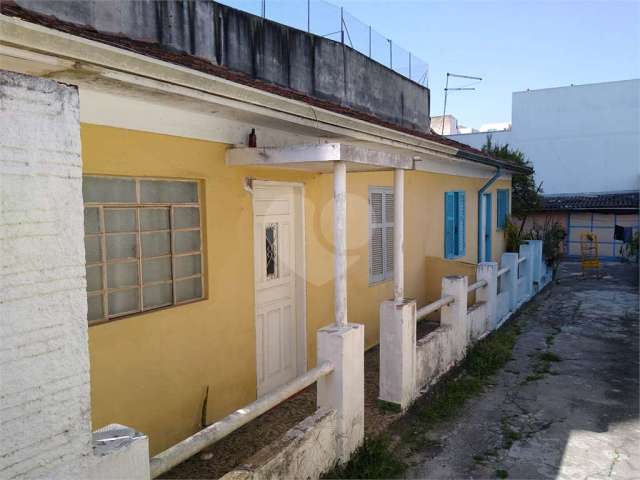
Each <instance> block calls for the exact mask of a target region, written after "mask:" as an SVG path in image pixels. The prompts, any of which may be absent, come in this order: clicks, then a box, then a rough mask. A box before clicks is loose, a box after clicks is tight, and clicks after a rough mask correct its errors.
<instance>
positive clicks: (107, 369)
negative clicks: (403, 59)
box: [2, 2, 527, 454]
mask: <svg viewBox="0 0 640 480" xmlns="http://www.w3.org/2000/svg"><path fill="white" fill-rule="evenodd" d="M17 3H18V6H13V7H7V6H3V10H2V13H3V15H5V16H7V17H6V18H7V20H6V24H5V25H4V26H5V29H4V32H3V35H4V36H5V37H4V38H3V41H4V42H5V43H7V44H8V43H11V44H12V45H13V47H11V48H13V49H14V50H11V51H9V50H5V57H3V68H5V69H9V70H15V71H20V72H24V73H29V74H32V75H41V76H45V75H46V76H49V77H52V78H55V79H57V80H60V81H64V82H67V83H71V84H74V85H78V87H79V91H80V121H81V142H82V147H81V148H82V170H83V194H84V206H85V251H86V261H87V267H86V268H87V270H86V272H87V273H86V275H87V311H88V313H87V315H88V324H89V353H90V365H91V366H90V378H91V415H92V423H93V427H94V428H100V427H102V426H104V425H107V424H110V423H114V422H117V423H121V424H126V425H129V426H131V427H134V428H135V429H137V430H139V431H142V432H145V433H146V434H148V435H149V438H150V442H151V443H150V450H151V453H152V454H155V453H157V452H160V451H162V450H164V449H166V448H168V447H170V446H171V445H173V444H175V443H177V442H178V441H180V440H182V439H184V438H185V437H188V436H189V435H191V434H193V433H194V432H196V431H198V430H199V429H200V428H201V413H202V411H203V402H204V401H205V394H206V392H208V395H207V396H206V399H207V400H206V402H207V404H206V411H207V416H208V418H207V421H208V422H212V421H215V420H216V419H219V418H221V417H223V416H225V415H227V414H228V413H230V412H232V411H233V410H235V409H237V408H239V407H241V406H243V405H246V404H247V403H250V402H252V401H254V400H255V399H256V398H258V397H260V396H262V395H264V394H266V393H268V392H270V391H273V389H275V388H277V387H279V386H281V385H283V384H284V383H286V382H288V381H290V380H291V379H293V378H295V377H296V376H298V375H300V374H301V373H304V372H305V371H307V370H308V369H310V368H312V367H313V366H314V365H315V359H316V332H317V330H318V329H320V328H321V327H324V326H326V325H328V324H331V323H333V322H334V321H336V316H337V315H344V319H345V320H346V318H348V321H349V322H352V323H358V324H362V325H364V326H365V346H366V348H370V347H373V346H375V345H376V344H378V342H379V306H380V304H381V302H383V301H384V300H387V299H389V298H392V297H394V295H395V296H397V295H402V297H403V298H405V297H406V298H414V299H416V301H417V304H418V305H424V304H426V303H429V302H430V301H432V300H434V299H435V298H438V297H439V295H440V279H441V277H442V276H445V275H451V274H466V275H470V276H473V275H474V273H475V266H476V264H477V263H478V262H479V261H491V260H494V261H495V260H496V259H498V258H499V257H500V255H501V254H502V253H503V251H504V241H503V234H502V231H501V229H500V228H501V225H503V222H504V217H505V215H506V214H507V213H508V209H509V204H510V191H511V175H512V173H527V172H526V170H523V169H520V168H517V167H514V166H512V165H509V164H505V163H503V162H501V161H499V160H497V159H494V158H490V157H487V156H486V155H484V154H483V153H482V152H479V151H476V150H473V149H471V148H469V147H466V146H463V145H460V144H457V143H455V142H452V141H450V140H447V139H444V138H441V137H439V136H437V135H435V134H434V133H432V132H431V131H430V129H429V127H428V96H429V92H428V89H426V88H425V87H423V86H420V85H417V84H416V83H415V82H413V81H411V80H409V79H405V78H403V77H401V76H400V75H398V74H395V73H394V72H391V71H389V72H387V70H388V69H386V67H381V66H379V65H377V64H375V62H373V61H372V60H370V59H366V57H364V56H362V55H360V54H359V53H357V52H352V51H351V49H348V48H346V47H345V46H344V45H339V44H336V45H338V47H339V49H340V51H341V52H346V53H341V55H345V56H346V55H347V54H348V55H351V56H353V58H352V59H351V61H356V60H357V61H358V62H361V63H362V64H363V65H365V67H366V68H369V69H371V70H370V72H369V73H370V74H371V75H375V74H380V75H382V74H383V73H384V75H386V77H385V79H386V80H385V81H388V82H389V84H388V85H387V86H382V87H380V88H382V92H383V93H382V96H381V98H378V99H373V100H367V101H368V102H369V104H368V106H367V107H366V108H365V107H364V106H359V104H358V101H351V100H346V99H342V100H341V99H340V98H337V97H335V98H333V99H331V98H329V97H328V95H327V96H324V97H323V98H320V96H321V95H320V93H317V92H316V94H307V93H306V92H305V93H304V94H302V93H300V92H298V91H296V90H295V89H294V88H293V87H291V88H284V87H282V85H280V86H279V87H278V88H276V87H272V86H269V88H267V87H265V82H263V81H260V82H259V81H255V82H252V81H250V79H249V78H248V77H247V76H242V75H238V76H237V78H236V77H234V75H232V73H233V68H231V67H229V69H227V70H221V69H219V66H215V65H214V63H215V61H214V60H215V58H213V59H209V60H210V62H209V63H207V62H205V60H202V55H201V54H198V52H182V53H180V54H179V55H178V54H176V53H175V52H173V51H172V52H169V50H166V49H163V46H162V45H161V44H159V45H157V48H156V46H153V45H152V46H149V45H140V44H138V43H136V39H135V38H129V39H128V40H126V41H125V37H126V35H125V36H123V35H111V34H110V32H109V30H108V28H106V27H104V29H103V30H101V29H100V28H97V29H82V28H81V27H80V26H79V24H78V23H77V22H74V21H73V19H71V20H70V19H66V18H64V14H63V13H60V15H58V19H57V20H56V19H52V17H46V16H44V15H42V16H40V14H41V13H43V12H38V11H32V10H27V9H25V8H22V7H20V2H17ZM97 3H100V2H97ZM33 8H36V7H33ZM42 8H44V7H42ZM46 8H53V7H46ZM96 8H100V7H96ZM216 8H218V7H216ZM219 8H221V10H220V12H222V14H223V15H236V16H238V18H240V20H242V21H244V20H243V19H244V17H243V16H242V15H240V14H239V13H237V12H234V11H231V10H230V9H226V8H222V7H219ZM44 13H47V14H51V12H49V11H47V12H44ZM94 18H97V17H94ZM225 18H226V17H225ZM20 19H22V20H20ZM240 20H239V21H240ZM247 21H248V20H247ZM256 21H257V20H255V19H251V22H254V23H251V25H254V24H255V22H256ZM260 21H261V22H265V24H268V23H269V22H268V21H266V20H260ZM252 28H253V27H252ZM265 28H266V27H265ZM282 28H285V27H282ZM303 33H304V32H303ZM287 35H289V37H291V36H292V35H293V33H291V32H289V33H287ZM296 35H298V33H296ZM299 35H302V34H301V33H300V34H299ZM304 35H309V34H306V33H304ZM289 37H288V38H289ZM310 37H314V36H313V35H310ZM305 38H306V37H305ZM18 39H19V40H18ZM229 41H231V40H229ZM235 41H241V39H240V40H238V39H237V38H236V40H235ZM313 41H314V42H316V55H317V51H318V49H320V50H322V48H338V47H336V45H333V44H334V43H336V42H331V41H329V40H326V42H331V43H326V44H325V43H322V42H324V40H321V39H319V38H313ZM16 45H18V47H16ZM318 45H320V46H321V48H320V47H318ZM143 47H144V48H143ZM174 47H175V46H174ZM21 48H23V49H24V50H21ZM145 49H146V50H145ZM178 50H179V48H178ZM7 52H9V53H7ZM356 54H357V55H356ZM358 55H359V56H358ZM360 57H363V58H360ZM345 58H346V57H345ZM349 58H351V57H349ZM354 59H355V60H354ZM291 61H293V60H291ZM219 63H222V64H224V62H219ZM374 64H375V65H374ZM214 67H215V68H214ZM365 67H363V68H365ZM237 68H240V67H237ZM301 68H302V66H301ZM324 68H326V69H327V70H326V72H327V74H328V75H331V74H332V70H331V68H333V67H332V65H330V64H329V63H327V64H325V66H324ZM383 69H384V70H383ZM380 72H383V73H380ZM336 75H337V74H336ZM344 75H346V74H344ZM344 75H343V76H344ZM350 82H352V83H353V84H354V85H355V83H357V80H355V79H351V80H350ZM266 83H268V82H266ZM349 85H350V86H352V88H353V90H352V91H350V92H349V95H351V94H353V95H356V94H358V92H360V94H361V95H363V96H364V95H365V93H364V91H365V90H367V89H366V88H364V87H362V88H364V90H362V91H360V90H358V88H361V87H358V86H357V85H355V86H353V85H352V84H349ZM350 88H351V87H350ZM396 90H402V91H403V92H404V93H403V96H402V101H403V102H404V101H405V100H409V101H411V100H414V99H415V100H416V105H414V106H407V107H406V111H405V110H403V112H402V113H400V114H397V113H394V112H395V110H394V109H395V105H396V103H399V102H392V104H391V105H389V104H388V103H389V102H388V101H387V100H388V99H385V98H384V97H385V95H386V96H388V97H392V96H393V95H395V93H394V92H395V91H396ZM367 91H368V90H367ZM354 92H355V93H354ZM336 95H338V94H336ZM349 95H347V96H346V97H348V96H349ZM346 97H345V98H346ZM425 100H426V101H425ZM345 102H346V103H348V105H346V106H345ZM349 102H350V103H349ZM421 102H422V103H421ZM403 105H404V103H403ZM425 107H426V110H425ZM411 108H416V109H417V111H418V113H416V114H415V115H414V113H415V112H413V113H412V112H411V111H409V110H411ZM403 115H406V118H405V116H403ZM394 118H395V120H394ZM420 125H421V126H420ZM252 131H253V133H252ZM254 135H255V136H254ZM254 140H255V142H256V143H257V146H256V147H252V146H250V144H252V143H253V142H254ZM343 180H344V181H346V188H345V190H344V191H342V190H341V181H343ZM336 205H338V206H345V205H346V220H345V219H344V217H341V214H340V212H337V211H336ZM398 205H401V206H400V207H399V206H398ZM340 208H341V207H340ZM398 212H400V213H401V217H402V218H401V219H400V221H399V220H398V218H397V214H398ZM341 219H342V221H341ZM398 224H399V225H400V226H401V227H402V228H400V227H398V226H397V225H398ZM336 226H337V227H338V229H339V230H340V231H339V232H336V231H334V228H335V227H336ZM344 235H346V251H345V252H344V253H345V254H344V256H343V257H342V256H340V255H337V254H338V253H339V252H341V250H340V245H339V240H340V239H343V238H345V237H344ZM398 239H400V240H401V241H400V242H399V243H400V245H398ZM394 247H395V248H394ZM396 250H398V253H396ZM398 255H400V256H398ZM337 257H339V258H342V260H343V261H344V262H345V265H346V272H347V274H346V278H343V277H342V276H340V275H338V274H337V273H336V272H337V271H338V270H336V269H337V268H338V266H339V265H340V264H339V263H335V262H336V258H337ZM398 258H401V259H402V258H404V261H403V262H401V264H400V265H398V264H396V262H397V261H398ZM339 261H341V260H338V262H339ZM394 275H395V281H394ZM336 278H338V279H339V285H336ZM343 280H345V281H346V288H345V290H344V291H345V292H346V299H345V300H346V301H345V302H342V300H341V299H340V298H339V296H338V295H336V292H338V291H342V290H341V289H342V287H343V286H344V284H343V283H342V281H343ZM394 287H395V290H394ZM341 309H342V310H341Z"/></svg>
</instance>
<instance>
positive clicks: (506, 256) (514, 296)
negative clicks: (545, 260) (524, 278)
mask: <svg viewBox="0 0 640 480" xmlns="http://www.w3.org/2000/svg"><path fill="white" fill-rule="evenodd" d="M500 268H501V269H502V268H508V269H509V271H508V272H507V273H505V274H504V275H503V277H502V285H503V287H504V288H506V289H508V290H509V310H511V311H512V312H515V310H516V308H518V254H517V253H513V252H507V253H503V254H502V258H501V259H500Z"/></svg>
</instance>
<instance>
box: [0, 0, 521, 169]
mask: <svg viewBox="0 0 640 480" xmlns="http://www.w3.org/2000/svg"><path fill="white" fill-rule="evenodd" d="M0 14H3V15H7V16H11V17H18V18H21V19H23V20H25V21H28V22H31V23H35V24H39V25H42V26H45V27H48V28H52V29H54V30H58V31H62V32H65V33H69V34H71V35H76V36H79V37H82V38H87V39H90V40H94V41H97V42H101V43H105V44H108V45H112V46H115V47H118V48H121V49H125V50H129V51H132V52H135V53H138V54H141V55H145V56H149V57H153V58H156V59H158V60H163V61H166V62H169V63H174V64H177V65H182V66H185V67H188V68H191V69H194V70H198V71H201V72H204V73H208V74H210V75H215V76H218V77H221V78H224V79H226V80H230V81H233V82H237V83H240V84H243V85H247V86H250V87H253V88H257V89H260V90H263V91H267V92H270V93H273V94H276V95H280V96H283V97H287V98H291V99H293V100H298V101H301V102H305V103H307V104H310V105H313V106H316V107H319V108H323V109H325V110H329V111H332V112H335V113H339V114H342V115H346V116H350V117H353V118H357V119H359V120H363V121H366V122H369V123H372V124H376V125H380V126H383V127H386V128H389V129H392V130H396V131H400V132H403V133H407V134H409V135H413V136H416V137H419V138H423V139H425V140H428V141H431V142H435V143H438V144H441V145H447V146H450V147H453V148H456V149H457V150H458V152H457V154H456V156H457V157H459V158H460V159H463V160H467V161H471V162H475V163H480V164H484V165H489V166H493V167H498V168H503V169H505V170H508V171H511V172H515V173H524V174H530V173H533V170H532V169H530V168H527V167H522V166H519V165H514V164H512V163H510V162H506V161H504V160H501V159H498V158H495V157H492V156H490V155H488V154H486V153H484V152H482V151H481V150H478V149H476V148H473V147H471V146H469V145H466V144H464V143H460V142H457V141H455V140H451V139H450V138H446V137H444V136H441V135H438V134H437V133H435V132H434V131H433V130H430V131H429V132H424V131H420V130H415V129H411V128H407V127H404V126H401V125H397V124H394V123H391V122H388V121H386V120H383V119H381V118H379V117H377V116H375V115H372V114H370V113H366V112H362V111H358V110H355V109H353V108H349V107H346V106H344V105H340V104H338V103H335V102H331V101H327V100H322V99H319V98H316V97H312V96H309V95H305V94H304V93H301V92H299V91H296V90H293V89H290V88H286V87H282V86H280V85H276V84H273V83H269V82H265V81H262V80H259V79H256V78H252V77H251V76H249V75H247V74H245V73H242V72H238V71H235V70H232V69H229V68H228V67H226V66H220V65H215V64H214V63H212V62H210V61H208V60H206V59H203V58H200V57H197V56H194V55H190V54H188V53H184V52H178V51H175V50H170V49H167V48H164V47H163V46H162V45H159V44H157V43H151V42H145V41H140V40H134V39H131V38H127V37H125V36H122V35H115V34H111V33H105V32H100V31H98V30H96V29H95V28H93V27H91V26H87V25H78V24H74V23H71V22H66V21H62V20H59V19H58V18H56V17H54V16H50V15H44V14H41V13H37V12H33V11H30V10H27V9H25V8H23V7H21V6H19V5H17V4H16V3H14V2H12V1H11V0H2V1H0ZM347 48H348V47H347Z"/></svg>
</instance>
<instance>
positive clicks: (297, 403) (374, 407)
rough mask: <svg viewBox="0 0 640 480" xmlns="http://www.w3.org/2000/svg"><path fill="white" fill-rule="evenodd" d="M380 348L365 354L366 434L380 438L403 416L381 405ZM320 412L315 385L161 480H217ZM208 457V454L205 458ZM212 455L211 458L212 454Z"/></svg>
mask: <svg viewBox="0 0 640 480" xmlns="http://www.w3.org/2000/svg"><path fill="white" fill-rule="evenodd" d="M437 326H438V324H437V323H434V322H427V321H424V322H420V323H419V324H418V336H419V337H422V336H424V335H426V334H427V333H429V332H430V331H432V330H434V329H435V328H437ZM379 359H380V353H379V349H378V347H374V348H372V349H370V350H368V351H367V352H366V353H365V432H366V435H368V436H376V435H378V434H379V433H380V432H382V431H384V430H385V429H386V428H387V427H388V426H389V425H390V424H391V423H393V422H394V421H395V420H397V419H398V417H399V414H398V413H394V412H389V411H386V410H383V409H381V408H379V406H378V402H377V400H378V380H379ZM315 410H316V386H315V384H314V385H311V386H310V387H308V388H307V389H305V390H303V391H302V392H300V393H298V394H297V395H294V396H293V397H291V398H289V399H288V400H287V401H285V402H283V403H281V404H280V405H278V406H277V407H276V408H274V409H272V410H270V411H269V412H267V413H265V414H264V415H262V416H260V417H258V418H257V419H255V420H253V421H252V422H250V423H248V424H247V425H245V426H244V427H242V428H240V429H239V430H237V431H235V432H233V433H232V434H231V435H229V436H227V437H225V438H224V439H222V440H221V441H220V442H218V443H216V444H215V445H213V446H211V447H210V448H207V449H206V450H204V451H203V452H202V453H201V454H199V455H195V456H194V457H192V458H190V459H189V460H187V461H186V462H183V463H181V464H180V465H178V466H177V467H175V468H174V469H172V470H171V471H169V472H167V473H166V474H164V475H163V476H162V477H161V478H165V479H173V478H176V479H177V478H182V479H185V478H189V479H213V478H219V477H221V476H222V475H224V474H225V473H227V472H229V471H231V470H233V469H234V468H236V467H238V466H239V465H242V464H243V463H245V462H246V461H247V460H248V459H249V458H251V457H252V456H253V455H254V454H256V453H257V452H258V451H259V450H260V449H262V448H264V447H266V446H267V445H269V444H270V443H272V442H274V441H275V440H276V439H278V438H279V437H280V436H282V435H284V433H285V432H286V431H287V430H289V429H290V428H292V427H294V426H295V425H296V424H297V423H299V422H301V421H302V420H303V419H304V418H306V417H308V416H309V415H311V414H313V412H314V411H315ZM203 454H205V455H203ZM209 454H210V455H209Z"/></svg>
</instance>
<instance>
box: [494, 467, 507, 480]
mask: <svg viewBox="0 0 640 480" xmlns="http://www.w3.org/2000/svg"><path fill="white" fill-rule="evenodd" d="M496 477H498V478H508V477H509V472H507V471H506V470H504V469H502V468H499V469H498V470H496Z"/></svg>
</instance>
